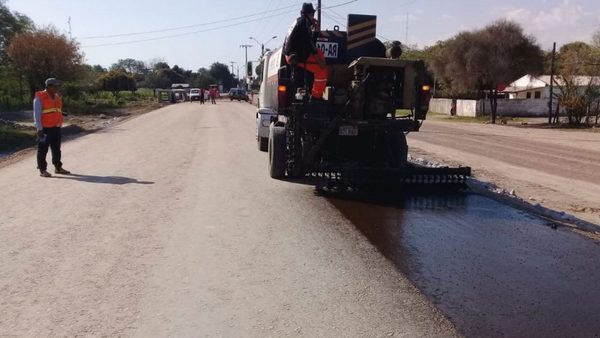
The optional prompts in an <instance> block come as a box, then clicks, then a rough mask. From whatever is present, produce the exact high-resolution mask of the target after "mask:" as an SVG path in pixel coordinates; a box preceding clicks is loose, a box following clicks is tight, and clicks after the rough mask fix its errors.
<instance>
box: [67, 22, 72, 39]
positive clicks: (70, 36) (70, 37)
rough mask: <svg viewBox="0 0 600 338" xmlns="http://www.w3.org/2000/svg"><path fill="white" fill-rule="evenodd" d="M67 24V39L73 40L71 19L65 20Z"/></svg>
mask: <svg viewBox="0 0 600 338" xmlns="http://www.w3.org/2000/svg"><path fill="white" fill-rule="evenodd" d="M67 22H68V23H69V39H70V40H73V36H72V35H71V17H69V20H67Z"/></svg>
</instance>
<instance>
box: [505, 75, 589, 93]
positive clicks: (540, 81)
mask: <svg viewBox="0 0 600 338" xmlns="http://www.w3.org/2000/svg"><path fill="white" fill-rule="evenodd" d="M573 82H574V83H575V84H576V85H577V86H587V85H588V84H590V83H592V84H593V85H600V77H598V76H574V77H573ZM564 83H565V81H564V79H563V78H562V77H561V76H555V77H554V84H555V85H558V86H563V85H564ZM549 86H550V75H539V76H535V75H531V74H527V75H525V76H523V77H521V78H519V79H517V80H515V81H514V82H513V83H511V84H510V85H509V86H508V87H506V89H504V90H503V92H505V93H515V92H522V91H527V90H535V89H542V88H544V87H549Z"/></svg>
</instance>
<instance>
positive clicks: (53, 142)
mask: <svg viewBox="0 0 600 338" xmlns="http://www.w3.org/2000/svg"><path fill="white" fill-rule="evenodd" d="M59 85H60V83H59V82H58V80H57V79H55V78H49V79H47V80H46V90H43V91H39V92H36V93H35V98H34V99H33V121H34V122H35V127H36V129H37V140H38V152H37V166H38V169H39V170H40V176H42V177H51V176H52V175H50V173H49V172H48V171H47V170H46V169H47V167H48V163H46V154H48V147H50V149H51V151H52V164H54V168H55V170H54V172H55V173H57V174H63V175H69V174H71V173H70V172H69V171H68V170H65V169H64V168H63V167H62V162H61V161H60V159H61V152H60V143H61V130H60V129H61V127H62V124H63V115H62V100H61V99H60V96H58V87H59Z"/></svg>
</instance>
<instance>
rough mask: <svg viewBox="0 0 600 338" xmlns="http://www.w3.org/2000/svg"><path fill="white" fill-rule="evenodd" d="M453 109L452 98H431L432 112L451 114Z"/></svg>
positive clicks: (430, 107) (430, 108)
mask: <svg viewBox="0 0 600 338" xmlns="http://www.w3.org/2000/svg"><path fill="white" fill-rule="evenodd" d="M450 109H452V99H431V101H430V102H429V111H430V112H432V113H438V114H445V115H450Z"/></svg>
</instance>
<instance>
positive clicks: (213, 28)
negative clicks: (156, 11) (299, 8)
mask: <svg viewBox="0 0 600 338" xmlns="http://www.w3.org/2000/svg"><path fill="white" fill-rule="evenodd" d="M357 1H358V0H352V1H347V2H343V3H340V4H337V5H333V6H329V7H327V8H336V7H341V6H345V5H348V4H351V3H353V2H357ZM290 7H291V6H288V7H282V8H280V9H277V10H272V11H270V12H276V11H280V10H282V9H285V8H290ZM293 7H296V6H295V5H294V6H293ZM324 8H325V7H324ZM294 11H296V10H295V9H293V10H287V11H285V12H281V13H277V14H273V15H269V16H266V17H260V18H255V19H251V20H246V21H241V22H236V23H231V24H227V25H222V26H216V27H212V28H207V29H202V30H197V31H192V32H185V33H179V34H171V35H165V36H159V37H154V38H146V39H139V40H129V41H121V42H113V43H102V44H96V45H87V46H83V48H92V47H108V46H122V45H128V44H134V43H141V42H149V41H158V40H165V39H171V38H177V37H182V36H187V35H192V34H198V33H205V32H210V31H215V30H218V29H223V28H229V27H234V26H239V25H243V24H248V23H252V22H257V21H261V20H263V19H268V18H274V17H277V16H281V15H284V14H288V13H291V12H294ZM260 14H262V12H261V13H258V14H253V15H246V16H243V17H245V18H247V17H252V16H257V15H260ZM243 17H237V18H230V19H224V20H219V21H215V22H230V21H235V20H239V19H240V18H243ZM215 22H213V23H203V24H198V25H192V26H186V27H196V26H199V25H202V26H204V25H209V24H214V23H215ZM176 29H183V28H182V27H179V28H169V29H167V30H156V31H171V30H176ZM140 34H148V32H137V33H127V34H123V35H120V36H129V35H140ZM106 37H108V36H106Z"/></svg>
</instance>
